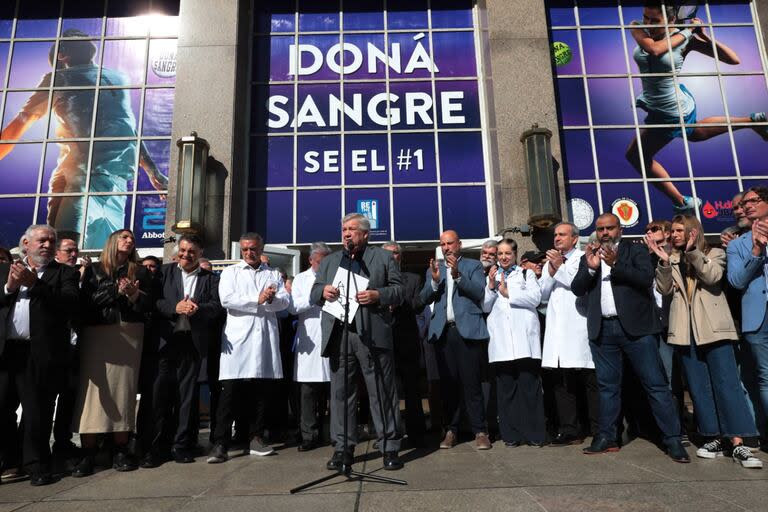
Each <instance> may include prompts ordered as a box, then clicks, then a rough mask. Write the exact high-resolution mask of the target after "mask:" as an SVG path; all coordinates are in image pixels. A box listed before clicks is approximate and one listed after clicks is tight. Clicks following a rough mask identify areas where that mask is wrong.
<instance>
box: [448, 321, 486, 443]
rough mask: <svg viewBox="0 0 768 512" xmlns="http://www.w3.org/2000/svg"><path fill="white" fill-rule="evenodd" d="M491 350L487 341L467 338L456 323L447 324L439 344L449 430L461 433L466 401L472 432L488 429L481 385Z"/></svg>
mask: <svg viewBox="0 0 768 512" xmlns="http://www.w3.org/2000/svg"><path fill="white" fill-rule="evenodd" d="M487 351H488V343H487V342H486V341H477V340H465V339H464V338H462V337H461V334H459V330H458V329H457V328H456V326H455V325H448V326H446V328H445V330H444V331H443V334H442V336H441V337H440V339H439V340H438V342H437V343H436V344H435V356H436V357H437V365H438V368H439V370H440V393H441V395H442V398H443V415H444V418H443V427H444V428H445V429H446V430H452V431H453V432H454V433H458V432H459V424H460V421H461V404H462V403H463V404H464V407H465V408H466V411H467V416H468V417H469V424H470V426H471V428H472V432H474V433H475V434H477V433H480V432H488V424H487V422H486V418H485V404H484V400H483V389H482V385H481V379H482V370H483V361H484V360H485V358H486V355H485V354H487Z"/></svg>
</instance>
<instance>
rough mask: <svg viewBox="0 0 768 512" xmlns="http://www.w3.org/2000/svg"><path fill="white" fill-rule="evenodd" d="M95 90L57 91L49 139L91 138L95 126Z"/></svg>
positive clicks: (53, 103)
mask: <svg viewBox="0 0 768 512" xmlns="http://www.w3.org/2000/svg"><path fill="white" fill-rule="evenodd" d="M95 93H96V91H95V90H93V89H74V90H70V89H67V90H63V91H59V90H55V91H53V100H52V102H51V109H52V110H53V113H54V115H53V116H51V124H50V128H49V131H48V137H50V138H55V139H73V138H84V137H90V136H91V126H92V125H93V99H94V95H95Z"/></svg>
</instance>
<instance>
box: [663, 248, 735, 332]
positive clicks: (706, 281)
mask: <svg viewBox="0 0 768 512" xmlns="http://www.w3.org/2000/svg"><path fill="white" fill-rule="evenodd" d="M683 257H684V258H685V259H686V260H687V261H688V262H689V263H690V264H691V266H692V267H693V269H695V271H696V277H697V282H696V288H695V289H694V290H693V295H692V297H691V301H690V304H689V302H688V294H687V293H686V291H685V290H686V284H685V283H684V282H683V276H682V274H681V273H680V266H679V265H678V263H680V254H676V253H673V254H671V255H670V257H669V261H670V263H671V265H662V261H661V260H659V265H658V266H657V267H656V289H657V290H658V291H659V292H660V293H661V294H662V295H672V303H671V305H670V308H669V331H668V334H667V342H668V343H669V344H671V345H690V344H691V330H693V337H694V339H695V340H696V345H705V344H707V343H714V342H717V341H722V340H738V335H737V333H736V327H735V325H734V323H733V317H731V311H730V310H729V309H728V303H727V301H726V300H725V294H724V293H723V288H722V281H723V279H724V275H725V252H724V251H723V250H722V249H717V248H712V249H710V251H709V254H704V253H702V252H701V251H699V250H698V249H694V250H693V251H689V252H685V253H684V255H683ZM682 264H685V263H684V262H683V263H682Z"/></svg>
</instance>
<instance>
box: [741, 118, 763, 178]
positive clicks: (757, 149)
mask: <svg viewBox="0 0 768 512" xmlns="http://www.w3.org/2000/svg"><path fill="white" fill-rule="evenodd" d="M733 142H734V144H735V145H736V157H737V158H738V159H739V170H740V171H741V174H742V176H768V159H766V158H765V140H763V138H762V137H760V135H758V134H757V133H756V132H754V131H753V130H750V129H742V130H736V131H734V132H733Z"/></svg>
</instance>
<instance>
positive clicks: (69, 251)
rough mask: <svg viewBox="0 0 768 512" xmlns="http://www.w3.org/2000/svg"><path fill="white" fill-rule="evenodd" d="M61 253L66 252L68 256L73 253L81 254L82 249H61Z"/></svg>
mask: <svg viewBox="0 0 768 512" xmlns="http://www.w3.org/2000/svg"><path fill="white" fill-rule="evenodd" d="M59 251H61V252H66V253H67V254H70V253H73V252H80V249H78V248H77V247H70V248H69V249H59Z"/></svg>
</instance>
